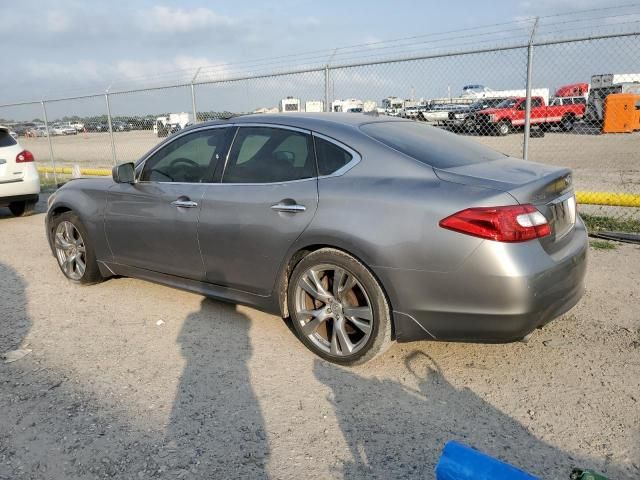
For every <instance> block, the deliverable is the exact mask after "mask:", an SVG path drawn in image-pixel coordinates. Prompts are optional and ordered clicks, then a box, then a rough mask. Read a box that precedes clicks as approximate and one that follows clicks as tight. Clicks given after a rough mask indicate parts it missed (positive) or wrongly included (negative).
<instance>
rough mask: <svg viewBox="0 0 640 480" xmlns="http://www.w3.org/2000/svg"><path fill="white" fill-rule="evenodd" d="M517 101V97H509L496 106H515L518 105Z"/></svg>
mask: <svg viewBox="0 0 640 480" xmlns="http://www.w3.org/2000/svg"><path fill="white" fill-rule="evenodd" d="M516 103H518V99H517V98H507V99H506V100H503V101H501V102H500V103H499V104H498V105H496V108H513V107H515V106H516Z"/></svg>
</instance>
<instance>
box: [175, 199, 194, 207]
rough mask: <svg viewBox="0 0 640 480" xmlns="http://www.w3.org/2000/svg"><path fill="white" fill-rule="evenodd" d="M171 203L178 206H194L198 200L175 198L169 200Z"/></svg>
mask: <svg viewBox="0 0 640 480" xmlns="http://www.w3.org/2000/svg"><path fill="white" fill-rule="evenodd" d="M171 205H173V206H174V207H179V208H195V207H197V206H198V202H194V201H193V200H175V201H173V202H171Z"/></svg>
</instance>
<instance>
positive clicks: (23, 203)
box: [0, 125, 40, 217]
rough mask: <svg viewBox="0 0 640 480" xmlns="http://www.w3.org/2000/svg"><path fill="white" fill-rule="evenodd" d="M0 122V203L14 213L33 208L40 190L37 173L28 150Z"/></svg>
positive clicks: (25, 212) (20, 213)
mask: <svg viewBox="0 0 640 480" xmlns="http://www.w3.org/2000/svg"><path fill="white" fill-rule="evenodd" d="M9 132H10V130H9V129H8V128H7V127H4V126H2V125H0V207H9V210H11V213H12V214H13V215H15V216H17V217H22V216H25V215H29V214H30V213H31V212H33V209H34V208H35V205H36V203H38V195H39V193H40V177H39V176H38V170H36V166H35V163H34V158H33V155H32V153H31V152H29V151H28V150H25V149H24V148H22V146H20V143H19V142H18V141H17V140H16V139H15V138H13V137H12V136H11V134H10V133H9Z"/></svg>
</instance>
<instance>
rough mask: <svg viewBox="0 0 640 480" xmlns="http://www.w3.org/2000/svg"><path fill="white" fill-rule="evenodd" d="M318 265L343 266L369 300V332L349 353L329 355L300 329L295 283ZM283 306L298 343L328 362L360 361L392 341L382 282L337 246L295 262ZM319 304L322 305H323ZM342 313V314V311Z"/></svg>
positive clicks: (358, 363) (352, 362)
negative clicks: (370, 313) (285, 305)
mask: <svg viewBox="0 0 640 480" xmlns="http://www.w3.org/2000/svg"><path fill="white" fill-rule="evenodd" d="M320 265H333V266H337V267H339V268H341V269H343V270H345V271H346V272H347V273H348V274H349V275H352V276H353V277H354V278H355V279H356V280H357V282H359V284H360V286H362V288H363V289H364V293H365V295H366V297H367V299H368V301H369V302H368V303H369V307H370V310H371V312H372V320H371V323H370V329H371V333H370V336H369V338H368V339H367V340H366V341H364V342H363V344H362V346H361V347H360V349H359V350H357V351H355V352H354V353H353V354H340V355H333V354H331V353H330V352H327V351H325V350H322V349H321V348H320V347H318V346H317V345H316V344H314V343H313V341H312V340H311V339H310V338H309V337H308V336H307V335H305V334H304V333H303V331H302V328H303V326H302V322H303V321H304V320H305V319H304V317H302V316H300V315H298V313H297V306H296V294H297V291H298V285H299V282H300V280H301V278H302V276H303V275H305V274H306V273H307V272H308V270H309V269H310V268H312V267H317V266H320ZM357 288H360V287H357ZM287 307H288V310H289V314H290V317H291V321H292V324H293V328H294V330H295V332H296V334H297V336H298V338H299V339H300V340H301V341H302V343H303V344H304V345H305V346H306V347H307V348H309V350H311V351H312V352H314V353H315V354H316V355H318V356H320V357H322V358H324V359H325V360H328V361H329V362H332V363H337V364H340V365H347V366H352V365H360V364H363V363H365V362H368V361H370V360H372V359H373V358H374V357H376V356H378V355H380V354H382V353H384V352H385V351H386V350H387V349H388V348H389V346H390V345H391V343H392V341H393V339H392V326H391V311H390V307H389V302H388V301H387V297H386V295H385V293H384V291H383V289H382V286H381V285H380V283H379V282H378V280H377V279H376V278H375V277H374V276H373V274H372V273H371V271H369V269H368V268H367V267H366V266H365V265H363V264H362V263H361V262H360V261H358V260H357V259H355V258H354V257H352V256H351V255H349V254H347V253H345V252H343V251H340V250H336V249H333V248H323V249H320V250H316V251H315V252H312V253H310V254H309V255H307V256H306V257H304V258H303V259H302V260H301V261H300V262H299V263H298V264H297V265H296V267H295V268H294V270H293V272H292V274H291V277H290V279H289V285H288V289H287ZM321 308H324V306H322V307H321ZM344 315H345V318H346V314H344ZM327 328H328V327H327ZM331 328H333V327H331Z"/></svg>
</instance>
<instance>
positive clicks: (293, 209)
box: [271, 203, 307, 213]
mask: <svg viewBox="0 0 640 480" xmlns="http://www.w3.org/2000/svg"><path fill="white" fill-rule="evenodd" d="M306 209H307V207H305V206H304V205H298V204H295V203H294V204H293V205H292V204H288V203H276V204H275V205H271V210H275V211H276V212H288V213H302V212H304V211H305V210H306Z"/></svg>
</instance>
